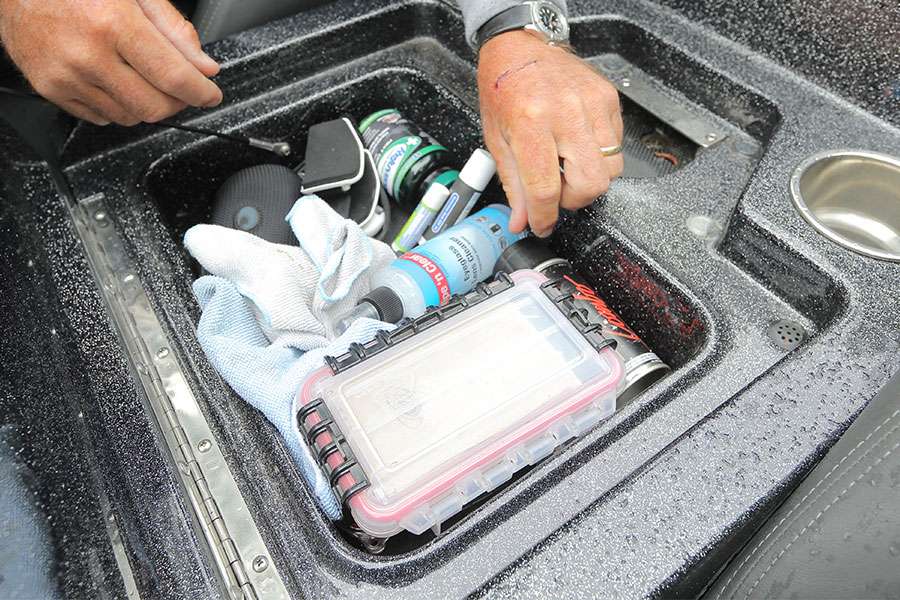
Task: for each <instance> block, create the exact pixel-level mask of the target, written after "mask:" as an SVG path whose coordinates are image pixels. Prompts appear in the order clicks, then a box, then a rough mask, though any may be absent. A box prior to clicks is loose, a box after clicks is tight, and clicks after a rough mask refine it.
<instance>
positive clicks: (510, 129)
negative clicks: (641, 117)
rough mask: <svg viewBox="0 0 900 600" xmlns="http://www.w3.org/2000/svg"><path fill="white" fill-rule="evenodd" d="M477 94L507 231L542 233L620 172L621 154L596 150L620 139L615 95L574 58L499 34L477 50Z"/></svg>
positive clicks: (527, 38)
mask: <svg viewBox="0 0 900 600" xmlns="http://www.w3.org/2000/svg"><path fill="white" fill-rule="evenodd" d="M478 91H479V97H480V100H481V120H482V124H483V126H484V139H485V143H486V144H487V147H488V150H489V151H490V152H491V154H493V156H494V158H495V160H496V161H497V170H498V172H499V174H500V179H501V182H502V183H503V189H504V191H505V192H506V195H507V198H508V199H509V204H510V206H511V207H512V218H511V220H510V228H511V230H512V231H514V232H518V231H521V230H522V229H524V228H525V226H526V224H529V225H530V226H531V230H532V231H533V232H534V233H535V235H538V236H546V235H549V234H550V233H551V232H552V231H553V227H554V225H555V224H556V221H557V219H558V218H559V208H560V207H562V208H564V209H568V210H575V209H578V208H582V207H584V206H587V205H588V204H590V203H591V202H592V201H593V200H594V199H595V198H597V197H598V196H599V195H601V194H603V193H605V192H606V190H607V188H608V187H609V182H610V181H611V180H613V179H615V178H616V177H618V176H619V175H621V173H622V168H623V161H622V155H621V154H617V155H615V156H610V157H604V156H602V154H601V153H600V148H608V147H611V146H616V145H618V144H621V142H622V115H621V112H620V108H619V96H618V93H617V92H616V88H615V87H614V86H613V85H612V84H611V83H610V82H609V81H607V80H606V79H605V78H603V77H602V76H601V75H600V74H599V73H598V72H597V71H595V70H594V69H593V68H591V67H590V66H589V65H588V64H587V63H585V62H584V61H582V60H581V59H579V58H578V57H577V56H574V55H573V54H571V53H569V52H568V51H566V50H564V49H562V48H559V47H553V46H550V45H548V44H547V43H546V42H545V41H544V40H542V39H540V38H538V37H537V36H536V35H534V34H531V33H529V32H527V31H512V32H508V33H503V34H500V35H498V36H497V37H495V38H493V39H491V40H489V41H488V42H487V43H486V44H485V45H484V46H483V47H482V48H481V52H480V55H479V64H478ZM560 165H562V167H563V169H564V170H565V175H563V174H562V173H561V172H560Z"/></svg>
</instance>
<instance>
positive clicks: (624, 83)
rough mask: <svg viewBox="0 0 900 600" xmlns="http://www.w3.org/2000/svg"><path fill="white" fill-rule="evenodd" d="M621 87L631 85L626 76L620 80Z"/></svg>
mask: <svg viewBox="0 0 900 600" xmlns="http://www.w3.org/2000/svg"><path fill="white" fill-rule="evenodd" d="M622 87H631V80H630V79H628V78H627V77H626V78H625V79H623V80H622Z"/></svg>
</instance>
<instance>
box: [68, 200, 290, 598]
mask: <svg viewBox="0 0 900 600" xmlns="http://www.w3.org/2000/svg"><path fill="white" fill-rule="evenodd" d="M67 208H68V209H69V210H70V214H71V215H72V218H73V220H74V222H75V229H76V232H77V233H78V236H79V237H80V239H81V241H82V244H83V246H84V249H85V253H86V256H87V258H88V262H89V264H90V267H91V270H92V272H93V274H94V277H95V278H96V279H97V282H98V283H99V288H100V292H101V293H102V295H103V297H104V299H105V301H106V304H107V308H108V309H109V313H110V316H111V318H112V324H113V326H114V329H115V330H116V332H117V333H118V335H119V338H120V340H121V341H122V344H123V346H124V347H125V355H126V358H127V359H128V362H129V364H130V366H131V367H132V372H133V374H134V377H135V380H136V382H137V383H138V384H139V385H140V388H141V389H143V391H144V398H145V400H146V404H147V408H148V412H150V414H152V415H153V416H154V419H155V421H156V423H157V424H158V426H159V430H160V433H161V434H162V435H161V436H160V441H161V442H162V444H163V446H164V447H165V449H166V450H168V453H167V456H168V458H169V459H171V461H172V463H173V466H174V468H175V470H176V471H177V472H178V474H179V475H180V479H181V481H182V483H183V485H184V487H183V491H184V492H185V494H186V496H187V497H186V500H187V502H185V505H186V506H188V507H190V508H191V509H192V512H193V516H194V518H193V522H194V526H195V528H196V529H197V530H198V531H197V533H198V534H199V535H198V536H197V537H198V539H201V540H204V541H205V542H206V549H207V551H208V554H209V555H210V557H211V558H212V560H213V562H214V564H215V565H216V569H217V571H218V572H219V575H220V580H221V582H222V584H223V588H224V589H225V590H226V593H227V594H228V595H229V596H230V597H232V598H234V599H241V600H257V599H258V598H259V597H261V596H262V597H265V598H266V599H268V598H276V599H287V598H289V595H288V592H287V588H286V587H285V585H284V582H283V580H282V579H281V576H280V575H279V573H278V571H277V569H276V567H275V565H274V563H273V562H272V559H271V557H270V555H269V552H268V550H267V549H266V546H265V544H264V542H263V540H262V537H261V536H260V534H259V530H258V529H257V527H256V523H254V521H253V519H252V517H251V516H250V513H249V510H248V508H247V505H246V503H245V501H244V499H243V496H241V493H240V490H239V489H238V486H237V482H235V480H234V477H233V476H232V474H231V470H230V469H229V467H228V464H227V463H226V462H225V457H224V456H223V454H222V451H221V449H220V448H219V445H218V443H217V442H216V439H215V437H214V436H213V434H212V430H211V429H210V427H209V424H208V423H207V422H206V419H205V418H204V416H203V413H202V411H201V410H200V406H199V404H198V402H197V398H196V397H195V396H194V394H193V391H192V390H191V388H190V386H189V385H188V383H187V381H188V380H187V378H186V376H185V374H184V372H183V371H182V369H181V366H180V364H179V362H178V360H177V359H176V357H175V353H174V352H173V351H172V350H171V349H170V348H171V344H170V342H169V340H168V338H167V336H166V334H165V330H164V329H163V327H162V323H161V322H160V321H159V318H158V317H157V316H156V313H155V312H154V311H153V309H152V307H151V305H150V300H149V297H148V296H147V293H146V291H145V290H144V287H143V285H142V284H141V281H140V278H139V277H138V275H137V272H136V269H134V265H133V263H132V261H131V259H130V258H129V257H128V255H127V254H126V252H125V249H124V245H123V243H122V239H121V238H120V237H119V235H118V233H117V232H116V230H115V227H114V226H113V224H112V222H111V218H110V215H109V213H108V212H107V210H106V207H105V205H104V201H103V196H102V195H101V194H97V195H94V196H91V197H89V198H86V199H84V200H82V201H80V202H79V203H78V204H77V205H75V206H72V207H68V206H67ZM248 567H249V568H248Z"/></svg>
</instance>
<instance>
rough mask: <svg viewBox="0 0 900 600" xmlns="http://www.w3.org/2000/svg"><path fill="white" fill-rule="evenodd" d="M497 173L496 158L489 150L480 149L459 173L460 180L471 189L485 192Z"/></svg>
mask: <svg viewBox="0 0 900 600" xmlns="http://www.w3.org/2000/svg"><path fill="white" fill-rule="evenodd" d="M496 172H497V163H495V162H494V157H493V156H491V154H490V152H488V151H487V150H483V149H481V148H479V149H478V150H476V151H475V152H473V153H472V156H471V157H469V160H468V161H466V165H465V166H464V167H463V168H462V171H460V172H459V178H460V179H462V180H463V183H465V184H466V185H468V186H469V187H470V188H473V189H476V190H478V191H479V192H483V191H484V188H486V187H487V185H488V184H489V183H490V182H491V179H493V178H494V174H495V173H496Z"/></svg>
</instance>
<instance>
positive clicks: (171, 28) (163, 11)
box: [137, 0, 219, 77]
mask: <svg viewBox="0 0 900 600" xmlns="http://www.w3.org/2000/svg"><path fill="white" fill-rule="evenodd" d="M137 3H138V5H139V6H140V7H141V10H142V11H144V15H146V17H147V19H149V20H150V22H151V23H153V26H154V27H156V28H157V29H158V30H159V32H160V33H162V34H163V35H164V36H165V37H166V39H168V40H169V41H170V42H172V45H173V46H175V48H177V49H178V51H179V52H181V54H182V55H184V57H185V58H186V59H188V61H190V62H191V64H193V65H194V66H195V67H197V70H198V71H200V72H201V73H203V74H204V75H206V76H207V77H212V76H213V75H215V74H216V73H218V72H219V64H218V63H217V62H216V61H214V60H213V59H212V58H210V57H209V55H207V54H206V53H205V52H204V51H203V50H202V49H201V48H200V36H198V35H197V30H196V29H194V26H193V25H192V24H191V22H190V21H188V20H187V19H185V18H184V16H182V14H181V13H180V12H178V9H177V8H175V7H174V6H172V4H171V3H170V2H169V1H168V0H137Z"/></svg>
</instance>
